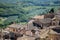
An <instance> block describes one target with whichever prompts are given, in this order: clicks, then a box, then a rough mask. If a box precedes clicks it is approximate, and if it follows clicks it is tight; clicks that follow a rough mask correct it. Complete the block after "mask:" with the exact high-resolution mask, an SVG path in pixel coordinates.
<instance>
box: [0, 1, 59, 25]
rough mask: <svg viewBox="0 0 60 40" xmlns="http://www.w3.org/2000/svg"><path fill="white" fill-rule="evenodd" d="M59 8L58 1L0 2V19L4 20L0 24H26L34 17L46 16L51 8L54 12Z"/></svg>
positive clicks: (0, 20)
mask: <svg viewBox="0 0 60 40" xmlns="http://www.w3.org/2000/svg"><path fill="white" fill-rule="evenodd" d="M59 7H60V1H59V0H46V1H44V0H0V17H1V18H3V19H6V20H4V21H2V19H0V22H1V23H0V24H6V25H7V24H10V23H11V22H17V23H18V22H19V23H20V22H28V21H29V19H30V18H31V17H33V16H35V15H41V14H47V13H48V12H49V10H50V9H51V8H54V9H55V11H56V10H57V9H58V8H59ZM13 20H15V21H13ZM5 22H6V23H5Z"/></svg>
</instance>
